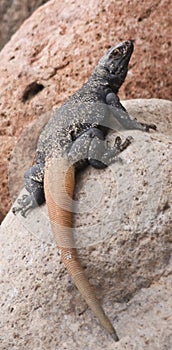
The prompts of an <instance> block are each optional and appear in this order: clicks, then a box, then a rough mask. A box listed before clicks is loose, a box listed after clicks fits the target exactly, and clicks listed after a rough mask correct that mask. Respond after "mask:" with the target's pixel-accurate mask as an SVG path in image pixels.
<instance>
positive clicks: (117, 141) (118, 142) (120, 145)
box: [115, 136, 134, 152]
mask: <svg viewBox="0 0 172 350" xmlns="http://www.w3.org/2000/svg"><path fill="white" fill-rule="evenodd" d="M133 140H134V139H133V137H132V136H128V137H127V138H126V139H125V141H124V142H123V143H122V139H121V137H120V136H117V137H116V139H115V147H116V148H118V149H119V151H120V152H122V151H123V150H124V149H126V148H127V147H128V146H129V145H130V144H131V142H132V141H133Z"/></svg>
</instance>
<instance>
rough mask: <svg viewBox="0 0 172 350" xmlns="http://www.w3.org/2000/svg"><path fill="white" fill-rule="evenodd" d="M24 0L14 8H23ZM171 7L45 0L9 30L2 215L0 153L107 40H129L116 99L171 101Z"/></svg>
mask: <svg viewBox="0 0 172 350" xmlns="http://www.w3.org/2000/svg"><path fill="white" fill-rule="evenodd" d="M13 3H14V2H12V4H13ZM20 3H21V2H20ZM26 3H27V2H26V1H22V5H21V4H20V6H24V8H27V6H26ZM38 3H39V4H40V3H41V1H38ZM15 4H18V1H15ZM15 4H14V5H15ZM29 4H30V2H29ZM31 4H34V2H33V1H32V2H31ZM170 5H171V2H170V0H162V1H161V2H157V1H155V0H152V1H149V3H147V4H145V3H143V2H138V1H136V0H132V1H130V2H128V3H127V5H126V3H125V2H124V1H121V0H120V1H118V2H114V1H113V0H111V1H108V2H107V1H105V0H103V1H102V0H101V1H100V0H95V1H92V0H88V1H87V2H85V3H84V2H82V3H81V1H79V0H76V1H75V2H69V1H67V0H65V1H64V0H63V1H62V0H59V1H48V2H47V3H46V4H45V5H44V6H42V7H40V8H39V9H37V10H36V11H35V12H34V13H33V15H32V16H31V17H30V18H28V19H27V20H26V21H25V22H24V23H23V24H22V25H21V27H20V29H19V30H18V31H17V32H16V33H15V34H14V35H13V37H12V39H11V40H10V41H9V42H8V44H7V45H6V46H5V47H4V49H3V50H2V51H1V53H0V60H1V66H0V91H1V94H0V130H1V135H0V144H2V141H3V142H4V139H5V143H6V146H5V150H6V152H5V153H4V152H3V150H2V149H1V150H0V163H2V164H3V174H2V182H3V186H2V182H1V184H0V194H1V197H2V199H3V201H1V207H0V212H1V216H2V217H4V215H5V214H6V213H7V211H8V209H9V207H10V194H9V191H8V176H7V172H8V167H7V162H6V154H7V153H8V154H7V157H9V155H10V152H11V151H13V152H14V151H15V145H16V144H17V139H18V138H19V137H21V133H22V131H23V130H24V129H25V128H26V126H28V125H29V123H30V122H32V121H33V120H35V119H39V120H41V118H42V116H43V114H44V113H48V114H49V115H50V114H51V113H52V109H53V108H56V107H58V106H59V105H60V104H61V103H62V102H63V101H64V100H65V99H66V98H67V97H68V96H70V95H71V94H72V93H73V92H75V91H76V90H77V89H78V88H80V87H81V86H82V84H83V83H84V82H85V80H86V79H87V78H88V76H89V75H90V73H91V72H92V70H93V69H94V67H95V65H96V64H97V62H98V60H99V58H100V57H101V56H102V54H104V52H105V51H106V49H107V48H109V46H111V45H114V44H116V43H117V42H119V41H121V40H125V39H128V38H132V39H134V40H135V52H134V54H133V57H132V60H131V65H130V69H129V73H128V77H127V80H126V83H125V85H124V87H123V88H122V89H121V92H120V96H121V98H123V99H126V98H150V97H155V98H161V99H170V97H171V95H170V89H169V86H170V83H171V76H170V74H169V70H170V64H171V57H170V41H171V36H170V29H171V16H170ZM29 6H30V5H29ZM33 6H34V5H33ZM11 8H12V7H11ZM168 9H169V10H168ZM9 11H10V9H9ZM16 11H17V10H16ZM10 13H11V12H10ZM16 13H17V12H16ZM11 17H13V16H11ZM35 132H36V130H35ZM2 137H3V139H2ZM26 158H27V156H26ZM23 166H24V165H23V164H20V167H23ZM11 200H12V201H13V196H12V197H11ZM7 203H8V205H7Z"/></svg>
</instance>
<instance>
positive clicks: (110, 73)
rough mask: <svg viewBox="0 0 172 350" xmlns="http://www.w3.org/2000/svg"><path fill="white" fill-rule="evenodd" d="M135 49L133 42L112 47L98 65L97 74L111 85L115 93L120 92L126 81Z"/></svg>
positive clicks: (129, 41) (128, 41) (125, 42)
mask: <svg viewBox="0 0 172 350" xmlns="http://www.w3.org/2000/svg"><path fill="white" fill-rule="evenodd" d="M133 49H134V45H133V41H132V40H127V41H124V42H122V43H120V44H118V45H116V46H113V47H111V48H110V49H109V50H108V51H107V53H106V54H105V55H104V56H103V57H102V58H101V59H100V61H99V63H98V66H97V68H98V69H97V72H96V73H97V74H100V76H101V78H103V79H105V80H106V81H107V82H108V83H109V85H110V87H111V88H112V90H113V91H114V92H117V91H118V90H119V88H120V86H121V85H122V83H123V82H124V80H125V77H126V75H127V72H128V64H129V61H130V58H131V55H132V52H133Z"/></svg>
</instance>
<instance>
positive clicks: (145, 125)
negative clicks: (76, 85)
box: [141, 123, 157, 131]
mask: <svg viewBox="0 0 172 350" xmlns="http://www.w3.org/2000/svg"><path fill="white" fill-rule="evenodd" d="M141 125H142V126H144V127H145V131H149V130H150V129H153V130H157V126H156V125H155V124H145V123H141Z"/></svg>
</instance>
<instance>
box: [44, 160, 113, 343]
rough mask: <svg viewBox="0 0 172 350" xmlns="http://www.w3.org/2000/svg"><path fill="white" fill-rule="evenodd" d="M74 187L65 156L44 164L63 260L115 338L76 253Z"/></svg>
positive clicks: (52, 213)
mask: <svg viewBox="0 0 172 350" xmlns="http://www.w3.org/2000/svg"><path fill="white" fill-rule="evenodd" d="M74 187H75V169H74V166H69V163H68V162H67V161H66V160H64V159H60V160H57V159H52V160H51V163H50V164H47V167H46V170H45V178H44V191H45V198H46V203H47V206H48V213H49V217H50V221H51V226H52V230H53V233H54V237H55V241H56V243H57V246H58V247H59V248H60V250H61V257H62V261H63V263H64V265H65V267H66V269H67V271H68V273H69V275H70V276H71V277H72V280H73V282H74V284H75V285H76V287H77V288H78V290H79V291H80V293H81V295H82V296H83V298H84V299H85V301H86V303H87V304H88V305H89V307H90V308H91V309H92V311H93V312H94V314H95V315H96V316H97V318H98V319H99V322H100V324H101V325H102V326H103V328H104V329H106V331H107V332H108V333H109V334H110V335H111V336H112V337H113V339H114V340H115V341H118V340H119V339H118V336H117V333H116V330H115V329H114V327H113V325H112V323H111V322H110V320H109V318H108V317H107V316H106V314H105V312H104V310H103V308H102V306H101V305H100V302H99V300H98V299H97V297H96V294H95V291H94V289H93V287H92V286H91V285H90V283H89V281H88V279H87V277H86V275H85V273H84V271H83V269H82V267H81V265H80V262H79V260H78V257H77V251H76V249H75V248H74V247H75V245H74V240H73V236H72V229H71V228H72V197H73V192H74Z"/></svg>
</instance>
